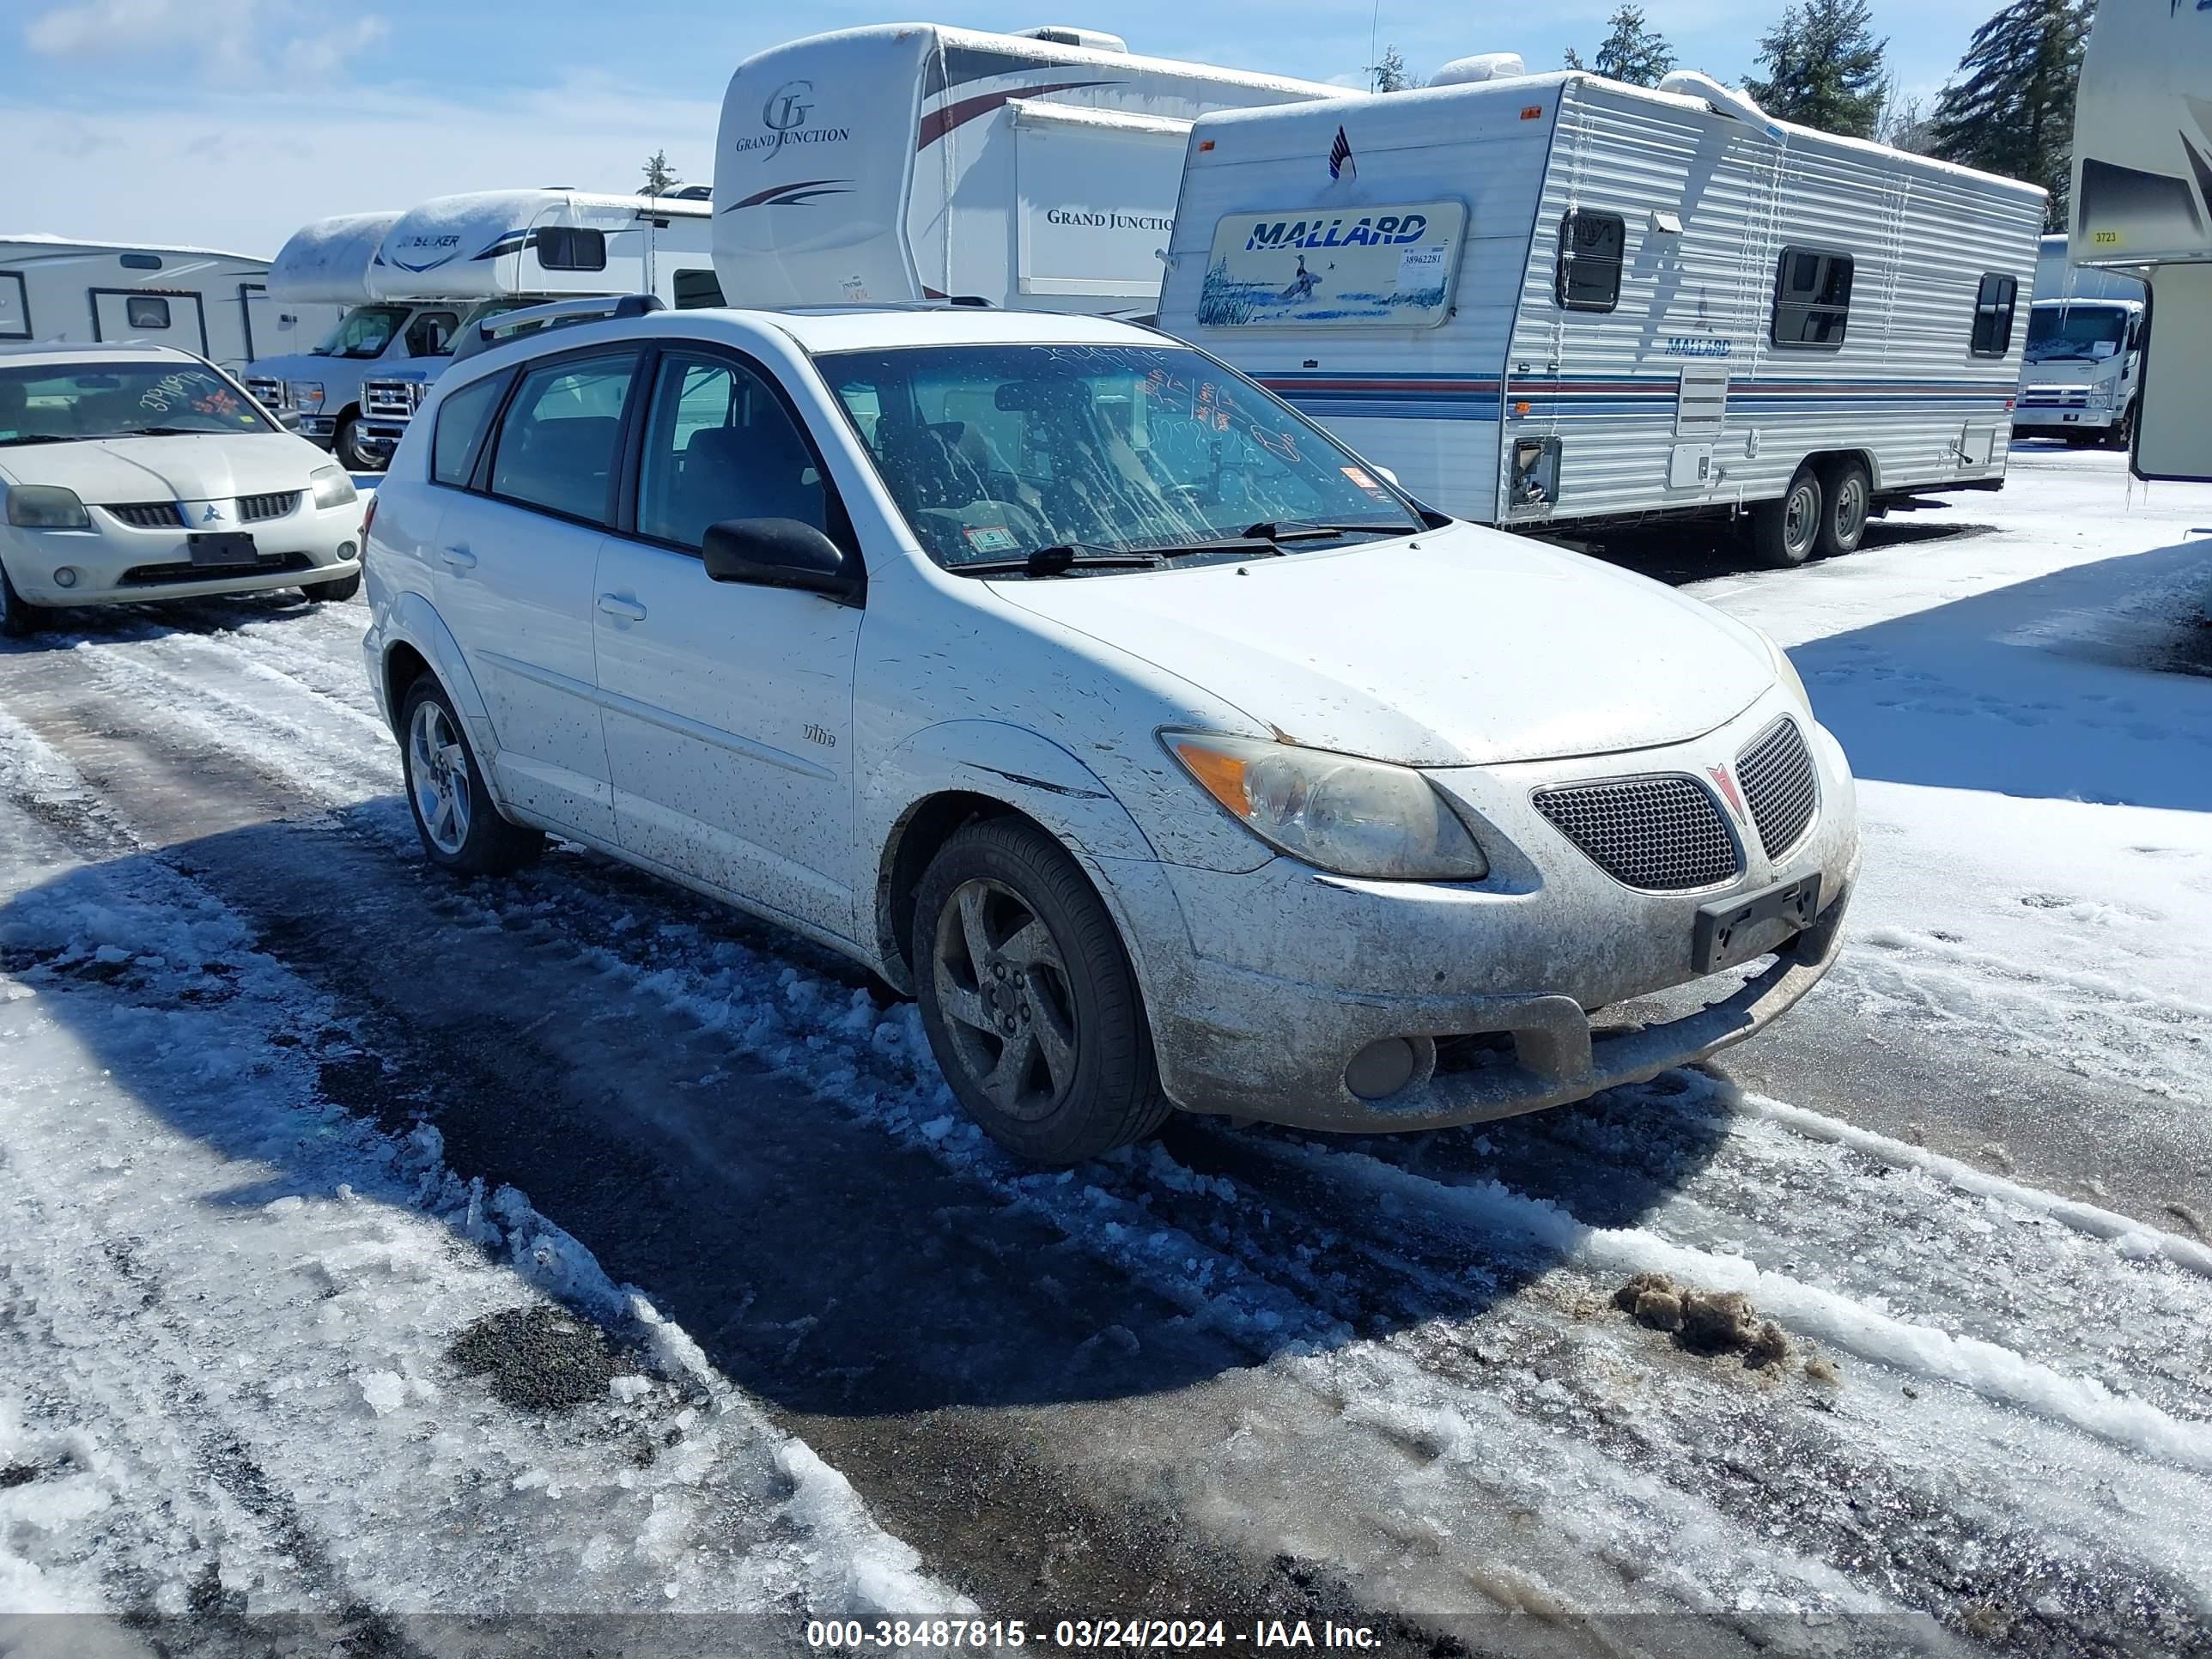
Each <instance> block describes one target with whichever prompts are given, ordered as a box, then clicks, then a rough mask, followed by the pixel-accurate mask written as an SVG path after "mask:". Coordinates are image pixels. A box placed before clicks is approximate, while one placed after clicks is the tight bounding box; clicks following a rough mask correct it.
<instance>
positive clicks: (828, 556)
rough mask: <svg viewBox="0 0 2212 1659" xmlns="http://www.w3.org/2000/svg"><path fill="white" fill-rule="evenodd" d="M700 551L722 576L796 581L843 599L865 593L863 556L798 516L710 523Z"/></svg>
mask: <svg viewBox="0 0 2212 1659" xmlns="http://www.w3.org/2000/svg"><path fill="white" fill-rule="evenodd" d="M699 552H700V556H701V558H702V560H703V561H704V562H705V563H706V566H707V574H708V578H709V579H710V580H714V581H718V582H744V583H745V584H746V585H748V586H753V587H792V588H796V589H798V590H799V592H802V593H819V594H821V595H822V596H823V598H824V599H835V600H836V602H837V603H838V604H840V605H859V604H860V603H861V601H862V600H863V599H864V598H865V597H866V593H867V588H868V580H867V573H866V571H865V570H863V569H862V568H860V561H859V560H858V559H855V558H853V557H851V556H848V554H847V553H846V552H845V550H844V549H842V548H841V547H839V546H838V545H837V544H836V543H835V542H833V541H831V540H830V539H829V538H828V537H827V536H825V535H823V533H822V532H820V531H818V530H817V529H816V528H815V527H814V526H812V525H811V524H801V523H799V520H796V519H725V520H722V521H721V522H720V524H710V525H708V526H707V533H706V535H705V536H704V537H702V538H701V545H700V549H699Z"/></svg>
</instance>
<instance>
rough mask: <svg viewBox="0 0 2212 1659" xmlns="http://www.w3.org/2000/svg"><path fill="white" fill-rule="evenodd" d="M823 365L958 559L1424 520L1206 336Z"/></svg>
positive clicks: (1351, 529)
mask: <svg viewBox="0 0 2212 1659" xmlns="http://www.w3.org/2000/svg"><path fill="white" fill-rule="evenodd" d="M820 366H821V369H822V372H823V375H824V377H825V378H826V379H827V380H828V381H829V385H830V386H831V387H832V388H833V389H834V390H835V392H836V395H837V398H838V400H839V401H840V402H841V403H842V404H843V405H844V408H845V412H846V414H847V416H848V417H849V418H850V419H851V420H852V422H853V424H854V428H856V429H857V430H858V431H859V433H860V438H861V441H863V442H864V443H865V444H866V446H867V448H868V452H869V453H870V454H871V455H872V457H873V458H874V460H875V464H876V468H877V471H878V472H879V473H881V474H882V476H883V480H884V485H885V487H886V488H888V489H890V494H891V496H892V499H893V500H895V501H896V502H897V503H898V505H899V507H900V510H901V511H902V512H903V513H905V514H906V518H907V521H908V523H909V524H910V525H912V526H914V531H915V535H916V537H917V538H919V539H920V540H921V544H922V546H923V548H924V549H925V550H927V552H928V554H929V556H931V557H932V558H933V559H934V560H936V561H937V562H938V563H939V564H941V565H943V566H945V568H948V569H954V570H957V569H962V568H981V567H991V568H1007V567H1009V566H1012V567H1013V568H1017V569H1018V568H1022V566H1023V565H1024V561H1026V562H1027V563H1028V567H1029V569H1030V574H1040V575H1042V574H1060V572H1061V571H1063V570H1068V569H1073V568H1085V567H1091V566H1106V567H1109V568H1111V567H1119V568H1127V567H1129V566H1132V565H1150V564H1156V563H1158V562H1159V560H1160V558H1162V557H1176V556H1182V555H1186V554H1203V553H1206V552H1207V551H1216V552H1219V553H1221V554H1224V555H1239V556H1249V554H1250V553H1251V552H1253V551H1254V550H1258V551H1260V552H1262V553H1273V552H1277V551H1280V552H1285V553H1295V552H1304V551H1309V550H1315V549H1317V548H1327V547H1333V546H1335V547H1340V546H1342V545H1344V544H1346V542H1348V541H1354V540H1360V539H1372V538H1376V537H1378V536H1405V535H1410V534H1412V533H1413V532H1415V531H1418V530H1419V529H1421V528H1422V527H1423V526H1422V522H1421V520H1420V519H1419V517H1418V516H1417V515H1416V514H1415V513H1414V512H1413V509H1412V508H1411V507H1408V506H1407V504H1406V502H1405V501H1404V500H1403V499H1402V498H1401V497H1400V496H1399V495H1398V494H1397V493H1396V492H1395V490H1392V489H1389V488H1388V487H1387V486H1386V485H1385V484H1384V483H1383V480H1382V479H1380V478H1379V477H1376V476H1375V473H1374V470H1373V469H1372V468H1370V467H1368V466H1364V465H1362V464H1361V463H1360V462H1359V460H1358V459H1357V458H1356V457H1354V456H1353V455H1352V454H1351V453H1349V452H1347V451H1346V450H1344V449H1342V448H1340V447H1338V445H1337V444H1336V442H1335V441H1334V440H1333V439H1331V438H1330V437H1328V435H1326V434H1325V433H1323V432H1322V431H1321V430H1320V428H1317V427H1315V426H1314V425H1312V424H1311V423H1310V422H1308V421H1307V420H1306V419H1305V418H1304V416H1301V415H1299V414H1298V413H1297V411H1296V410H1292V409H1291V408H1290V407H1289V406H1288V405H1286V404H1284V403H1282V402H1281V401H1280V400H1279V399H1278V398H1275V397H1273V395H1272V394H1270V393H1268V392H1264V391H1262V390H1261V388H1260V387H1258V386H1255V385H1253V384H1252V383H1251V382H1250V381H1249V380H1245V379H1243V377H1242V376H1240V375H1237V374H1233V373H1231V371H1230V370H1228V369H1225V368H1221V367H1220V366H1218V364H1216V363H1213V362H1210V361H1208V360H1207V359H1206V358H1205V357H1203V356H1200V354H1199V353H1197V352H1195V351H1193V350H1191V349H1188V347H1182V346H1173V345H1168V344H1164V343H1163V344H1160V345H1150V344H1129V345H963V346H914V347H907V348H903V349H897V350H890V351H869V352H840V353H834V354H829V355H825V356H823V357H822V358H821V359H820ZM1040 553H1042V554H1043V555H1044V556H1043V557H1042V559H1040V558H1038V557H1036V556H1037V555H1039V554H1040Z"/></svg>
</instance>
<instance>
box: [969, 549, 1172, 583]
mask: <svg viewBox="0 0 2212 1659" xmlns="http://www.w3.org/2000/svg"><path fill="white" fill-rule="evenodd" d="M1163 562H1164V561H1163V560H1162V559H1161V557H1160V556H1159V555H1158V553H1156V552H1153V551H1152V550H1150V549H1148V548H1114V547H1099V546H1097V545H1095V544H1091V543H1090V542H1055V543H1054V544H1053V545H1052V546H1050V547H1040V548H1038V549H1036V550H1035V551H1034V552H1031V553H1029V554H1027V555H1025V556H1023V557H1021V558H1018V559H987V560H984V561H983V562H981V563H980V564H956V565H953V566H951V570H952V573H953V574H955V575H959V576H1008V575H1013V574H1017V573H1018V574H1021V575H1024V576H1057V575H1058V574H1060V572H1061V571H1063V570H1079V569H1081V570H1088V569H1119V570H1157V569H1158V568H1160V566H1161V564H1162V563H1163Z"/></svg>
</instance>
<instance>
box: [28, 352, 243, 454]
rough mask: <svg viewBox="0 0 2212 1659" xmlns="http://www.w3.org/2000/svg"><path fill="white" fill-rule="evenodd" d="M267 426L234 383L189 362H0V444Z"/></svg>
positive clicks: (157, 434)
mask: <svg viewBox="0 0 2212 1659" xmlns="http://www.w3.org/2000/svg"><path fill="white" fill-rule="evenodd" d="M275 429H276V428H272V427H271V426H270V424H269V422H267V421H266V420H264V418H263V417H262V415H261V412H260V411H259V410H258V409H256V408H255V407H254V404H253V403H252V400H251V399H250V398H247V397H246V394H245V393H244V392H241V391H240V390H239V389H238V387H237V386H234V385H232V384H231V382H230V381H228V380H225V379H224V378H223V377H222V375H220V374H216V372H215V371H214V370H213V369H210V368H201V367H200V366H199V365H198V364H197V363H173V362H172V363H161V362H151V363H133V362H119V363H110V362H100V363H47V364H44V365H41V366H39V367H35V368H0V446H5V445H10V444H34V443H56V442H64V441H70V440H73V439H79V438H115V437H127V436H131V435H138V434H143V435H147V436H149V437H170V436H175V435H183V434H190V433H196V432H270V431H273V430H275Z"/></svg>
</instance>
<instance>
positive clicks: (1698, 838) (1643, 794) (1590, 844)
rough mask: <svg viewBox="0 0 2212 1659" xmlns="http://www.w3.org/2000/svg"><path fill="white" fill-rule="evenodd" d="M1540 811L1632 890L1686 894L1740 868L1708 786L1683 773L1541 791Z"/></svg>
mask: <svg viewBox="0 0 2212 1659" xmlns="http://www.w3.org/2000/svg"><path fill="white" fill-rule="evenodd" d="M1536 810H1537V811H1539V812H1541V813H1542V814H1543V815H1544V816H1545V817H1547V819H1549V820H1550V821H1551V823H1552V825H1553V828H1555V829H1558V830H1559V833H1560V834H1561V835H1563V836H1565V837H1566V838H1567V839H1568V840H1569V841H1571V842H1574V844H1575V845H1576V846H1577V847H1579V848H1582V850H1583V852H1584V853H1586V854H1589V857H1590V860H1591V861H1592V862H1593V863H1595V865H1596V866H1598V868H1599V869H1601V870H1602V871H1604V872H1606V874H1607V875H1608V876H1611V877H1612V878H1613V879H1614V880H1615V881H1617V882H1619V883H1620V884H1622V885H1623V886H1625V887H1640V888H1642V889H1644V890H1645V891H1647V892H1657V893H1680V892H1686V891H1688V890H1690V889H1692V888H1694V887H1714V886H1717V885H1719V884H1721V883H1722V882H1724V881H1727V880H1729V878H1731V877H1733V876H1735V874H1736V872H1737V871H1738V870H1739V869H1740V868H1741V865H1740V863H1739V861H1738V860H1737V858H1736V850H1735V837H1734V836H1730V835H1729V830H1728V825H1727V824H1726V823H1723V821H1722V819H1721V812H1720V808H1719V807H1718V806H1717V805H1714V804H1713V798H1712V796H1711V794H1710V793H1707V791H1706V790H1705V787H1704V786H1703V785H1702V784H1699V783H1698V782H1697V781H1695V780H1693V779H1691V778H1686V777H1681V776H1667V777H1649V778H1615V779H1608V780H1607V781H1605V782H1603V783H1570V784H1564V785H1561V786H1560V787H1558V788H1554V789H1540V790H1538V791H1537V792H1536Z"/></svg>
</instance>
